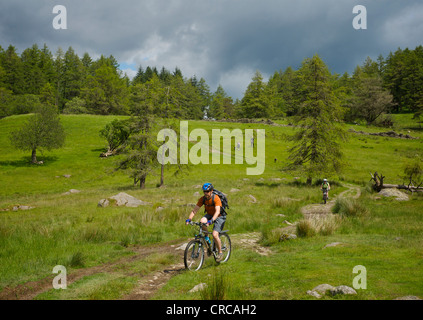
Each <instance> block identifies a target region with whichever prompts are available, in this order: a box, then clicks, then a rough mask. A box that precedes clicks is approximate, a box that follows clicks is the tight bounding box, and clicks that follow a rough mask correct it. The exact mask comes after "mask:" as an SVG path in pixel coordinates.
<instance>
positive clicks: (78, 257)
mask: <svg viewBox="0 0 423 320" xmlns="http://www.w3.org/2000/svg"><path fill="white" fill-rule="evenodd" d="M84 265H85V256H84V254H83V253H82V252H79V251H78V252H76V253H74V254H72V255H71V257H70V258H69V266H70V267H83V266H84Z"/></svg>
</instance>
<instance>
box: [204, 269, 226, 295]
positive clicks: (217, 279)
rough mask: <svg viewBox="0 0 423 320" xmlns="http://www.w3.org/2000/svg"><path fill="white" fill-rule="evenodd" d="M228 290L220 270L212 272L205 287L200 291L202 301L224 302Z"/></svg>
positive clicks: (223, 274)
mask: <svg viewBox="0 0 423 320" xmlns="http://www.w3.org/2000/svg"><path fill="white" fill-rule="evenodd" d="M228 289H229V282H228V279H227V276H226V274H225V273H224V272H222V271H221V270H219V271H216V270H214V271H213V275H212V276H211V279H210V281H208V282H207V286H206V287H205V288H204V289H203V290H201V291H200V293H201V299H202V300H225V297H226V296H227V292H228Z"/></svg>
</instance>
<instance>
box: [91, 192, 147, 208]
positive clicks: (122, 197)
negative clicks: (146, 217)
mask: <svg viewBox="0 0 423 320" xmlns="http://www.w3.org/2000/svg"><path fill="white" fill-rule="evenodd" d="M111 202H112V203H115V204H116V206H118V207H123V206H125V207H130V208H136V207H139V206H145V205H150V204H151V203H149V202H144V201H142V200H139V199H137V198H135V197H133V196H131V195H129V194H127V193H125V192H121V193H119V194H117V195H115V196H112V197H110V198H107V199H101V200H100V201H99V202H98V206H99V207H107V206H109V205H110V203H111Z"/></svg>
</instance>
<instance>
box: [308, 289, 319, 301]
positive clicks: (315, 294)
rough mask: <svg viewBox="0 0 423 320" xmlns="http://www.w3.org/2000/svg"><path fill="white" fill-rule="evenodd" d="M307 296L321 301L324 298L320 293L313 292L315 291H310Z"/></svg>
mask: <svg viewBox="0 0 423 320" xmlns="http://www.w3.org/2000/svg"><path fill="white" fill-rule="evenodd" d="M307 294H308V295H309V296H312V297H315V298H317V299H320V298H321V297H322V296H321V295H320V294H319V293H317V292H316V291H313V290H308V291H307Z"/></svg>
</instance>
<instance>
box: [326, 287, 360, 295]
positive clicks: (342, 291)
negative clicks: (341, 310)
mask: <svg viewBox="0 0 423 320" xmlns="http://www.w3.org/2000/svg"><path fill="white" fill-rule="evenodd" d="M330 293H331V294H332V295H333V296H336V295H337V294H357V292H356V291H355V290H354V289H353V288H351V287H348V286H338V287H336V288H333V289H331V290H330Z"/></svg>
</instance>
